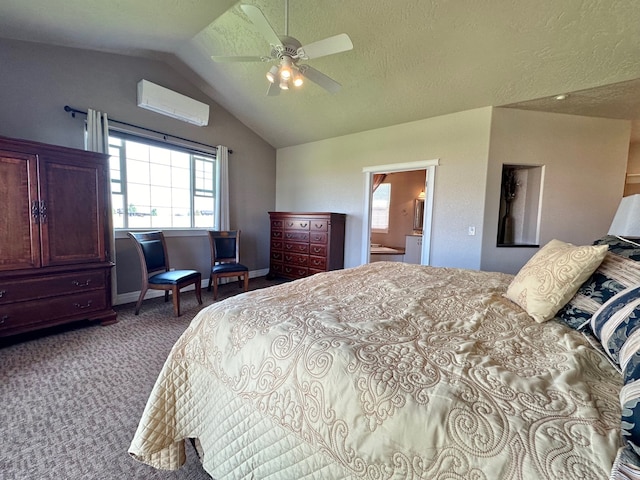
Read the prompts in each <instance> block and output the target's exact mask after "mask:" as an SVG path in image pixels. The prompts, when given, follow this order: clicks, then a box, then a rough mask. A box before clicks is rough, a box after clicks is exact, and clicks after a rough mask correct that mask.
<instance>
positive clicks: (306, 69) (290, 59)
mask: <svg viewBox="0 0 640 480" xmlns="http://www.w3.org/2000/svg"><path fill="white" fill-rule="evenodd" d="M240 8H241V9H242V11H243V12H244V13H245V14H246V15H247V17H249V20H251V23H253V25H254V26H255V28H256V29H257V30H258V32H259V33H260V34H262V36H263V37H264V38H265V39H266V40H267V41H268V42H269V44H270V45H271V52H270V54H269V56H249V57H239V56H236V57H221V56H212V57H211V58H212V60H213V61H215V62H274V63H275V64H274V65H273V66H272V67H271V68H270V69H269V71H268V72H267V80H269V88H268V90H267V95H278V94H279V93H280V90H288V89H289V87H290V86H292V85H293V86H294V87H300V86H301V85H302V84H303V82H304V80H303V77H304V78H307V79H309V80H311V81H312V82H314V83H316V84H317V85H319V86H320V87H322V88H324V89H325V90H327V91H328V92H330V93H337V92H338V91H339V90H340V88H341V85H340V84H339V83H338V82H336V81H335V80H333V79H332V78H330V77H328V76H327V75H325V74H324V73H322V72H320V71H318V70H316V69H315V68H313V67H311V66H310V65H306V64H299V62H300V61H301V60H311V59H314V58H319V57H324V56H327V55H332V54H334V53H341V52H345V51H347V50H351V49H352V48H353V43H352V42H351V39H350V38H349V35H347V34H346V33H341V34H339V35H334V36H332V37H328V38H325V39H323V40H318V41H317V42H312V43H310V44H308V45H302V44H301V43H300V42H299V41H298V40H297V39H295V38H293V37H290V36H289V0H285V12H284V13H285V32H284V35H278V34H277V33H276V32H275V30H274V29H273V28H272V27H271V25H270V24H269V21H268V20H267V18H266V17H265V16H264V14H263V13H262V11H261V10H260V9H259V8H258V7H256V6H254V5H244V4H243V5H240Z"/></svg>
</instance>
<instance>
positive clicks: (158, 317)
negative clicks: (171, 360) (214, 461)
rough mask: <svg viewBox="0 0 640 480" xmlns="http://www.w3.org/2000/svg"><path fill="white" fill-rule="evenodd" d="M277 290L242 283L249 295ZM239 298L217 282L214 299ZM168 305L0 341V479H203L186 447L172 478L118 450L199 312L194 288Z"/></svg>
mask: <svg viewBox="0 0 640 480" xmlns="http://www.w3.org/2000/svg"><path fill="white" fill-rule="evenodd" d="M277 283H282V282H279V281H268V280H266V279H264V278H257V279H251V280H250V282H249V288H250V289H252V290H253V289H256V288H263V287H267V286H270V285H275V284H277ZM239 293H241V290H240V289H238V286H237V283H232V284H227V285H222V286H221V287H220V290H219V301H220V300H222V299H224V298H226V297H229V296H232V295H236V294H239ZM203 302H204V304H203V306H199V305H198V304H197V302H196V300H195V295H194V294H193V292H185V293H184V294H182V295H181V310H182V315H181V316H180V317H178V318H174V317H173V316H172V315H173V311H172V306H171V302H170V301H169V303H164V302H163V300H162V299H161V298H156V299H150V300H146V301H145V302H144V303H143V305H142V309H141V311H140V315H138V316H136V315H134V314H133V307H134V305H133V304H128V305H123V306H117V307H116V308H115V309H116V311H117V312H118V320H119V322H118V323H116V324H114V325H109V326H106V327H102V326H100V325H96V324H87V323H81V324H75V325H73V326H66V327H63V328H57V329H52V330H49V331H47V332H45V333H39V334H35V335H28V336H21V337H15V338H11V339H8V340H7V339H3V340H2V341H1V342H0V405H1V407H0V439H1V441H2V446H1V447H0V479H2V480H10V479H16V480H31V479H34V480H35V479H38V480H40V479H56V480H59V479H145V480H147V479H184V480H200V479H202V480H210V477H209V476H208V475H207V474H206V473H205V472H204V470H202V468H201V466H200V463H199V460H198V458H197V456H196V454H195V451H194V450H193V448H192V447H191V445H188V446H187V452H188V455H187V457H188V458H187V463H186V464H185V465H184V466H183V467H182V468H181V469H180V470H177V471H173V472H170V471H158V470H155V469H153V468H151V467H148V466H146V465H144V464H142V463H139V462H137V461H135V460H133V459H132V458H131V457H130V456H129V454H128V453H127V449H128V447H129V444H130V443H131V439H132V437H133V434H134V432H135V430H136V427H137V425H138V420H139V419H140V416H141V414H142V410H143V408H144V406H145V404H146V401H147V397H148V395H149V393H150V392H151V388H152V387H153V384H154V382H155V379H156V377H157V375H158V373H159V372H160V369H161V368H162V365H163V364H164V361H165V359H166V357H167V355H168V353H169V350H170V349H171V347H172V345H173V344H174V342H175V341H176V340H177V339H178V337H179V336H180V334H181V333H182V332H183V331H184V330H185V329H186V327H187V326H188V324H189V322H190V321H191V319H192V318H193V317H194V316H195V314H196V313H197V312H198V311H200V309H201V308H204V307H206V306H207V305H209V304H211V303H213V295H212V293H209V292H206V290H203Z"/></svg>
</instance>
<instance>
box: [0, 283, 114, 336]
mask: <svg viewBox="0 0 640 480" xmlns="http://www.w3.org/2000/svg"><path fill="white" fill-rule="evenodd" d="M105 308H107V301H106V294H105V291H104V290H93V291H91V292H85V293H81V294H77V295H65V296H61V297H53V298H43V299H40V300H34V301H27V302H17V303H9V304H5V305H0V330H7V329H12V328H18V327H24V326H26V325H33V324H36V323H47V322H50V321H52V320H56V319H61V318H77V319H82V318H83V316H84V315H85V314H87V315H88V314H90V313H91V312H96V311H100V310H104V309H105Z"/></svg>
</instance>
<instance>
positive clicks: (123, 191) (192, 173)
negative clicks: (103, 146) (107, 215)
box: [109, 128, 219, 236]
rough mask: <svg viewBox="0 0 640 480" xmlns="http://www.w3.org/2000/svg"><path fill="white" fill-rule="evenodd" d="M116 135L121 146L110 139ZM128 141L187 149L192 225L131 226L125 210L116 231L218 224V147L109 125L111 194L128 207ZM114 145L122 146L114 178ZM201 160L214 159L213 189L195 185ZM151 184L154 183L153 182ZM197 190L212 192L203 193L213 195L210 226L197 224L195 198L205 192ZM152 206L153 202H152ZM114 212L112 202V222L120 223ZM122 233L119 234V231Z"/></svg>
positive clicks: (186, 228) (195, 228) (184, 228)
mask: <svg viewBox="0 0 640 480" xmlns="http://www.w3.org/2000/svg"><path fill="white" fill-rule="evenodd" d="M112 137H113V138H116V139H119V140H121V141H122V146H119V145H112V143H111V138H112ZM127 141H132V142H137V143H140V144H143V145H146V146H148V147H159V148H163V149H168V150H170V151H175V152H181V153H186V154H187V155H189V210H190V214H189V226H146V227H140V226H129V215H128V214H125V216H124V218H125V221H124V222H123V226H117V227H115V226H114V231H115V232H116V234H117V233H118V232H126V231H134V230H149V229H162V230H163V231H171V230H174V231H202V230H208V229H212V228H215V224H216V218H215V210H216V209H215V205H216V204H217V203H218V202H219V195H218V193H219V192H218V191H217V181H216V177H217V175H218V173H219V172H218V163H217V156H216V152H215V151H213V152H212V151H207V150H204V149H197V148H190V147H188V146H183V145H179V144H176V143H172V142H168V141H160V140H157V139H155V138H150V137H147V136H145V135H137V134H133V133H130V132H126V131H122V130H119V129H113V128H110V129H109V155H110V160H109V174H110V175H109V177H110V181H109V196H110V198H113V195H114V194H116V195H122V198H123V201H122V205H123V208H126V209H127V210H128V207H125V206H127V205H129V203H130V202H129V192H128V188H127V186H128V178H127V175H128V173H127V168H126V167H127V156H126V149H125V146H124V145H125V142H127ZM113 148H117V149H121V151H120V152H119V155H118V158H119V162H118V169H119V178H118V179H115V180H114V179H113V178H111V173H112V172H113V169H112V163H111V162H112V159H113V157H114V155H112V154H111V152H112V149H113ZM199 161H205V162H211V164H212V165H211V179H210V180H211V188H210V189H207V188H205V189H203V188H196V185H197V183H198V180H197V178H196V176H197V171H196V170H197V168H196V167H197V163H198V162H199ZM114 185H119V191H115V190H114V189H113V186H114ZM150 185H151V184H150ZM197 191H199V192H208V193H209V194H210V195H204V196H208V197H210V198H212V199H213V206H214V207H213V210H212V213H211V215H212V219H213V222H212V223H211V225H207V226H196V224H195V217H196V214H195V211H196V210H195V202H196V197H200V196H203V195H199V194H197ZM150 207H151V208H152V209H153V205H151V206H150ZM115 212H116V208H115V205H112V206H111V215H112V217H113V223H114V225H115V224H120V223H121V222H116V221H115ZM117 236H119V235H117Z"/></svg>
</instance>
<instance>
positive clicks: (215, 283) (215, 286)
mask: <svg viewBox="0 0 640 480" xmlns="http://www.w3.org/2000/svg"><path fill="white" fill-rule="evenodd" d="M213 299H214V300H217V299H218V277H216V276H214V277H213Z"/></svg>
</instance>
